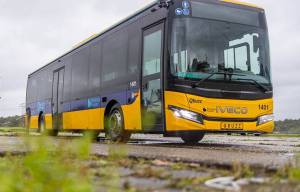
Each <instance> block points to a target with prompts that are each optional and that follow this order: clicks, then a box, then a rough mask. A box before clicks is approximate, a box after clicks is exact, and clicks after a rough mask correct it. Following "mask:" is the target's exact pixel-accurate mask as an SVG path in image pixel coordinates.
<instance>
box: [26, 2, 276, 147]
mask: <svg viewBox="0 0 300 192" xmlns="http://www.w3.org/2000/svg"><path fill="white" fill-rule="evenodd" d="M26 125H27V128H28V130H31V129H33V130H36V131H38V132H40V133H44V132H48V133H49V134H51V135H54V136H55V135H57V134H58V132H60V131H64V132H68V131H70V132H84V131H91V132H93V133H95V134H96V135H97V134H98V133H101V132H103V133H105V135H106V138H107V139H108V140H110V141H113V142H128V141H129V139H130V136H131V134H133V133H144V134H163V135H164V136H166V137H178V138H181V139H182V140H183V142H185V143H190V144H194V143H198V142H199V141H201V140H202V139H203V137H204V135H205V134H209V133H214V134H215V133H226V134H230V133H237V134H248V133H249V134H264V133H271V132H272V131H273V129H274V115H273V87H272V81H271V67H270V53H269V39H268V29H267V22H266V16H265V11H264V9H263V8H260V7H258V6H255V5H252V4H248V3H243V2H239V1H235V0H160V1H155V2H153V3H151V4H149V5H148V6H146V7H145V8H143V9H142V10H140V11H138V12H136V13H134V14H133V15H131V16H129V17H128V18H126V19H124V20H122V21H121V22H119V23H117V24H116V25H114V26H112V27H110V28H109V29H107V30H105V31H103V32H101V33H99V34H97V35H94V36H93V37H91V38H89V39H88V40H86V41H84V42H82V43H80V44H79V45H77V46H76V47H74V48H73V49H72V50H70V51H69V52H67V53H65V54H63V55H62V56H61V57H58V58H57V59H55V60H54V61H52V62H50V63H49V64H47V65H46V66H44V67H42V68H40V69H38V70H37V71H35V72H33V73H32V74H30V75H29V76H28V83H27V96H26Z"/></svg>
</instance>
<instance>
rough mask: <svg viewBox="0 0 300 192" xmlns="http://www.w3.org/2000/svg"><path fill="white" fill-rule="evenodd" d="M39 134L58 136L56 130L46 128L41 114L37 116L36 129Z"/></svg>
mask: <svg viewBox="0 0 300 192" xmlns="http://www.w3.org/2000/svg"><path fill="white" fill-rule="evenodd" d="M37 132H38V133H39V134H41V135H47V136H53V137H56V136H58V131H57V130H46V124H45V116H44V115H43V114H42V115H41V116H40V118H39V128H38V131H37Z"/></svg>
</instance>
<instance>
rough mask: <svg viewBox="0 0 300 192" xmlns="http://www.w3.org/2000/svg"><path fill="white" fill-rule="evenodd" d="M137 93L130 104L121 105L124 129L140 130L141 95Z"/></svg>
mask: <svg viewBox="0 0 300 192" xmlns="http://www.w3.org/2000/svg"><path fill="white" fill-rule="evenodd" d="M140 95H141V94H140V93H139V94H138V96H137V98H136V100H135V102H134V103H133V104H131V105H124V106H122V110H123V114H124V121H125V122H124V123H125V130H131V131H140V130H142V122H141V97H140Z"/></svg>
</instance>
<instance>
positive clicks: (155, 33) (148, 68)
mask: <svg viewBox="0 0 300 192" xmlns="http://www.w3.org/2000/svg"><path fill="white" fill-rule="evenodd" d="M155 29H157V30H155ZM144 34H145V35H144V50H143V51H144V52H143V53H144V55H143V83H142V84H143V89H142V107H143V110H142V111H143V112H142V122H143V128H144V130H147V131H151V132H156V131H157V132H159V131H161V130H162V91H161V74H160V71H161V61H162V25H159V26H156V27H154V28H152V29H149V30H147V31H145V33H144Z"/></svg>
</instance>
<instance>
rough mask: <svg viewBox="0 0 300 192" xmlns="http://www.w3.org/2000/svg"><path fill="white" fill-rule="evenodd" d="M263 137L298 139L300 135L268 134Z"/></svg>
mask: <svg viewBox="0 0 300 192" xmlns="http://www.w3.org/2000/svg"><path fill="white" fill-rule="evenodd" d="M263 137H278V138H298V137H300V134H266V135H263Z"/></svg>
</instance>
